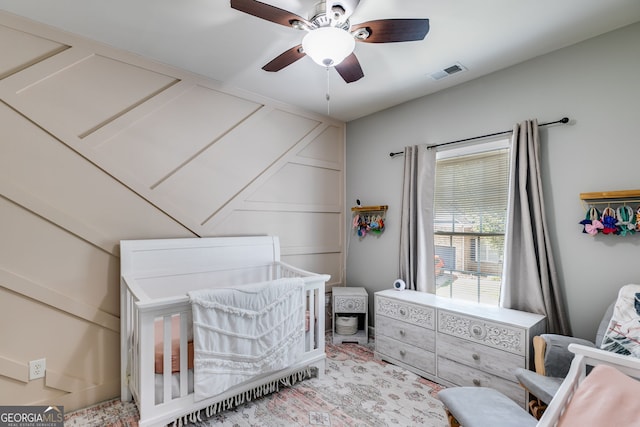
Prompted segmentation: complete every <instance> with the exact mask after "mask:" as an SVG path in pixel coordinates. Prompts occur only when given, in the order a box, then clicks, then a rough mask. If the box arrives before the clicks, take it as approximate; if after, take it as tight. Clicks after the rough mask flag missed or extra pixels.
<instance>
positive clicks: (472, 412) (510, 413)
mask: <svg viewBox="0 0 640 427" xmlns="http://www.w3.org/2000/svg"><path fill="white" fill-rule="evenodd" d="M438 398H439V399H440V400H441V401H442V403H444V405H445V406H446V408H447V409H448V410H449V412H451V414H452V415H453V416H454V417H456V420H458V422H459V423H460V424H461V425H462V426H464V427H535V425H536V424H537V420H536V419H535V418H534V417H533V416H531V415H529V413H528V412H527V411H525V410H524V409H523V408H522V407H520V406H518V404H517V403H515V402H514V401H513V400H511V399H509V398H508V397H507V396H505V395H504V394H502V393H500V392H498V391H496V390H494V389H492V388H487V387H452V388H447V389H444V390H441V391H440V392H439V393H438Z"/></svg>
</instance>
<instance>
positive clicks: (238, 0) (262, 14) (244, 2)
mask: <svg viewBox="0 0 640 427" xmlns="http://www.w3.org/2000/svg"><path fill="white" fill-rule="evenodd" d="M231 7H232V8H233V9H236V10H239V11H240V12H244V13H248V14H249V15H253V16H257V17H258V18H262V19H266V20H267V21H271V22H275V23H276V24H281V25H285V26H287V27H290V26H291V24H292V22H293V21H300V22H304V23H306V24H308V23H309V22H308V21H307V20H306V19H304V18H302V17H301V16H298V15H296V14H295V13H292V12H288V11H286V10H284V9H280V8H277V7H275V6H271V5H270V4H266V3H262V2H259V1H255V0H231Z"/></svg>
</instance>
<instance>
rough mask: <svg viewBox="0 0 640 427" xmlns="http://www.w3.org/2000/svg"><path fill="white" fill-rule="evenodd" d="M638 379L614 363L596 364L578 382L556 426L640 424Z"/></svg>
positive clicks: (630, 426)
mask: <svg viewBox="0 0 640 427" xmlns="http://www.w3.org/2000/svg"><path fill="white" fill-rule="evenodd" d="M639 395H640V382H638V381H636V380H635V379H633V378H631V377H628V376H627V375H625V374H623V373H622V372H620V371H619V370H617V369H616V368H614V367H611V366H607V365H598V366H596V367H595V368H593V370H592V371H591V373H590V374H589V375H587V377H586V378H585V379H584V380H583V381H582V382H581V383H580V385H578V388H577V389H576V391H575V393H574V394H573V397H572V399H571V400H570V401H569V403H568V405H567V407H566V408H565V411H564V413H563V414H562V415H561V416H560V420H559V421H558V427H584V426H625V427H638V426H640V417H638V396H639Z"/></svg>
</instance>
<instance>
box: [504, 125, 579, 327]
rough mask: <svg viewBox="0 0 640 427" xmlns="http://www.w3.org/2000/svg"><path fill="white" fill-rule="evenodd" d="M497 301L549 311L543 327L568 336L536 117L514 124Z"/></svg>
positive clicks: (545, 313) (532, 310)
mask: <svg viewBox="0 0 640 427" xmlns="http://www.w3.org/2000/svg"><path fill="white" fill-rule="evenodd" d="M509 179H510V182H509V207H508V212H509V214H508V215H509V216H508V220H507V230H506V235H505V240H506V242H505V253H506V257H505V264H504V272H503V281H502V283H503V286H502V291H501V294H500V305H501V306H502V307H506V308H513V309H517V310H523V311H528V312H532V313H538V314H543V315H545V316H547V332H549V333H557V334H562V335H571V328H570V326H569V321H568V318H567V314H566V312H565V308H564V307H565V305H564V299H563V297H562V292H561V289H560V285H559V283H558V277H557V273H556V266H555V263H554V260H553V254H552V252H551V244H550V241H549V234H548V231H547V225H546V219H545V214H544V211H545V210H544V200H543V197H542V185H541V181H540V137H539V132H538V122H537V120H528V121H525V122H522V123H519V124H516V125H515V126H514V128H513V137H512V145H511V171H510V177H509Z"/></svg>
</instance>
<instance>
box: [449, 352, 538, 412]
mask: <svg viewBox="0 0 640 427" xmlns="http://www.w3.org/2000/svg"><path fill="white" fill-rule="evenodd" d="M438 377H439V378H442V379H443V380H445V381H449V382H451V383H453V384H456V385H458V386H461V387H465V386H476V387H491V388H494V389H496V390H498V391H499V392H501V393H503V394H504V395H506V396H508V397H510V398H511V399H512V400H513V401H515V402H516V403H517V404H518V405H520V406H522V407H524V406H525V403H526V392H525V391H524V389H523V388H522V387H520V385H519V384H517V383H515V382H512V381H507V380H505V379H504V378H500V377H497V376H495V375H491V374H488V373H486V372H484V371H480V370H478V369H475V368H473V367H470V366H467V365H463V364H462V363H457V362H455V361H453V360H450V359H447V358H445V357H441V356H440V355H438ZM513 378H514V380H515V376H514V377H513Z"/></svg>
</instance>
